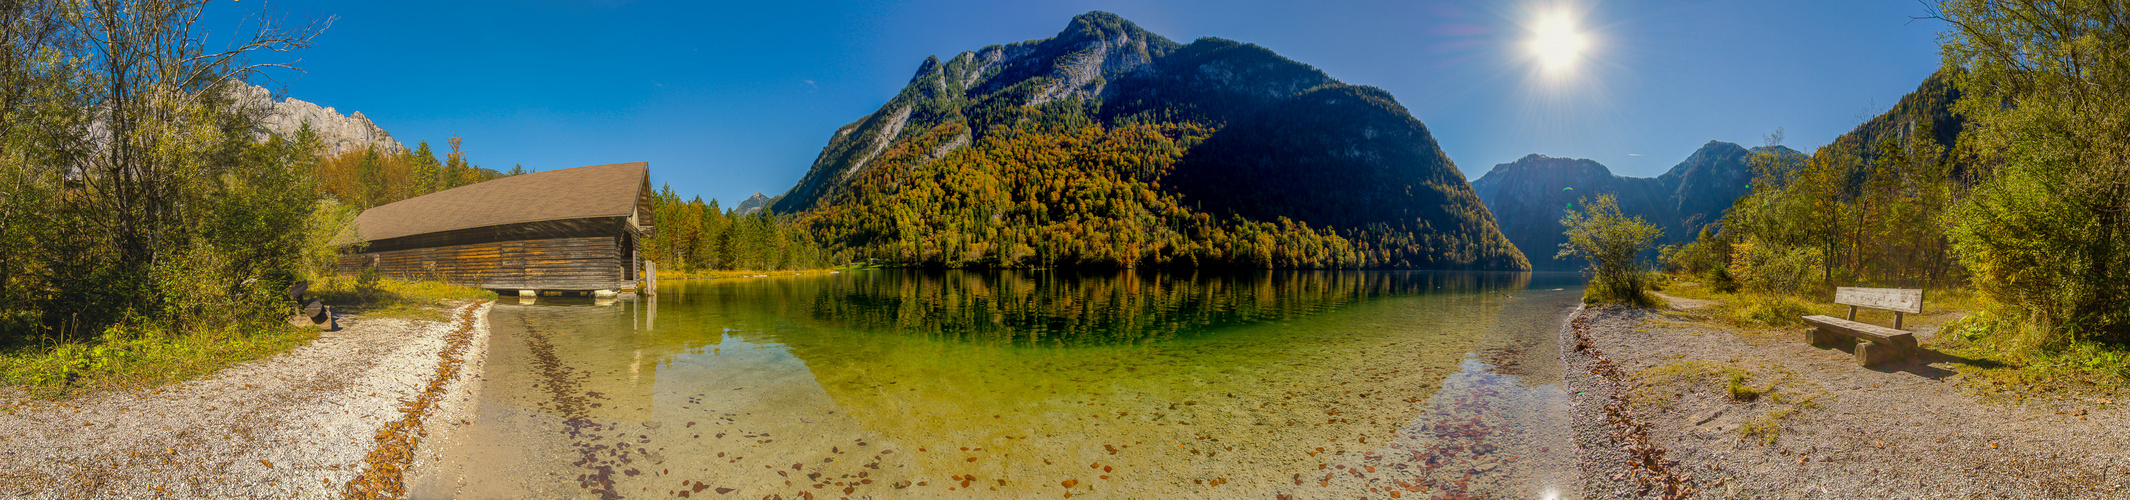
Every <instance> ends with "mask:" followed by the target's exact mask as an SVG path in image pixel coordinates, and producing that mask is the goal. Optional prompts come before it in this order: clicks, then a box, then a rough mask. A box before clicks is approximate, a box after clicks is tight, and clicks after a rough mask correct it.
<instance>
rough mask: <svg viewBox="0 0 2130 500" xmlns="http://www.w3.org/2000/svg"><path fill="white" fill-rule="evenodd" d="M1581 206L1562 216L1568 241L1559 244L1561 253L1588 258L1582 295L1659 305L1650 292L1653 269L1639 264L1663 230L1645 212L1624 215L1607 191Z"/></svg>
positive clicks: (1589, 299) (1598, 299) (1588, 298)
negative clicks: (1587, 280)
mask: <svg viewBox="0 0 2130 500" xmlns="http://www.w3.org/2000/svg"><path fill="white" fill-rule="evenodd" d="M1578 205H1581V206H1582V207H1583V209H1582V210H1574V209H1571V210H1569V211H1568V216H1567V217H1564V218H1562V219H1561V225H1563V226H1567V228H1568V242H1567V243H1562V244H1561V252H1560V255H1559V257H1562V258H1566V257H1571V256H1576V257H1582V258H1583V259H1584V260H1585V261H1587V262H1588V263H1589V265H1588V266H1587V267H1585V268H1584V274H1586V275H1588V276H1589V277H1590V287H1589V288H1588V289H1586V290H1584V292H1583V300H1584V301H1585V302H1594V303H1595V302H1610V303H1617V304H1625V305H1630V306H1635V307H1649V306H1652V305H1655V304H1656V299H1655V298H1654V297H1651V296H1650V295H1649V293H1648V290H1649V288H1650V286H1651V285H1652V284H1651V283H1650V276H1651V275H1652V274H1653V273H1650V272H1648V271H1647V270H1646V269H1644V268H1643V267H1642V266H1641V265H1639V264H1640V263H1639V262H1637V256H1639V255H1641V254H1642V252H1643V251H1645V250H1648V249H1649V248H1650V246H1651V245H1652V244H1654V243H1655V242H1656V240H1657V238H1658V237H1661V236H1663V235H1664V231H1663V230H1662V229H1658V228H1657V226H1655V225H1652V224H1650V223H1648V222H1646V221H1643V220H1642V218H1641V217H1627V216H1626V215H1623V214H1621V213H1620V204H1619V202H1618V200H1615V199H1614V198H1613V197H1612V195H1609V194H1608V195H1600V196H1598V198H1597V200H1596V201H1591V200H1590V199H1589V198H1584V199H1582V200H1581V201H1580V202H1579V203H1578Z"/></svg>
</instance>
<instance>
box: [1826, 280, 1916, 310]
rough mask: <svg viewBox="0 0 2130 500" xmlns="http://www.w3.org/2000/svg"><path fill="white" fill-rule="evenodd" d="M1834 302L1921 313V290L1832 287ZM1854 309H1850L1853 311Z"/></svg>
mask: <svg viewBox="0 0 2130 500" xmlns="http://www.w3.org/2000/svg"><path fill="white" fill-rule="evenodd" d="M1834 303H1836V304H1841V305H1845V306H1862V307H1869V308H1872V309H1885V310H1888V311H1898V312H1905V313H1909V314H1922V313H1923V291H1922V290H1909V289H1903V288H1851V287H1846V286H1845V287H1840V288H1836V289H1834ZM1854 310H1855V309H1851V311H1854Z"/></svg>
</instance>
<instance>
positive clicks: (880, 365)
mask: <svg viewBox="0 0 2130 500" xmlns="http://www.w3.org/2000/svg"><path fill="white" fill-rule="evenodd" d="M1540 281H1543V282H1544V283H1543V285H1544V286H1545V287H1547V288H1553V287H1557V286H1559V285H1560V284H1561V283H1560V282H1561V281H1562V280H1561V279H1559V278H1554V279H1541V280H1540ZM1570 284H1572V283H1570ZM1532 288H1537V286H1536V284H1534V283H1532V279H1531V278H1530V277H1529V275H1527V274H1482V273H1421V272H1347V273H1331V272H1310V273H1302V272H1287V273H1262V274H1244V275H1210V276H1188V275H1186V276H1176V275H1162V274H1122V275H1105V276H1095V277H1087V276H1070V275H1054V274H1048V273H907V272H887V271H875V272H862V273H847V274H841V275H832V276H816V277H794V278H775V279H748V280H713V281H691V282H681V283H673V284H669V285H668V286H667V287H665V288H664V289H663V290H662V293H661V294H659V295H658V296H655V297H646V298H642V299H639V300H635V301H620V302H617V303H613V304H609V305H605V306H599V305H595V304H594V303H593V302H591V301H589V300H580V301H568V300H555V299H553V298H543V299H541V300H540V302H539V303H538V304H534V305H529V306H526V305H511V304H507V301H506V304H504V305H498V306H497V307H496V308H495V310H494V312H493V313H492V315H491V317H490V321H491V324H492V326H493V329H494V334H493V338H492V339H491V341H490V343H491V353H490V358H489V361H488V363H489V364H488V367H487V372H488V381H487V382H486V386H485V387H484V389H483V391H484V394H483V396H482V400H481V402H480V409H479V411H478V413H479V415H478V416H479V417H480V422H478V423H472V424H471V425H469V426H468V428H467V429H466V430H465V431H463V434H462V435H463V436H464V437H465V438H464V439H461V440H458V442H460V443H463V444H461V445H457V446H448V447H447V449H445V450H443V451H442V452H441V453H442V455H443V457H444V461H445V462H450V463H456V464H458V465H456V467H459V468H460V470H458V472H457V473H458V474H462V475H465V476H468V477H469V478H468V479H460V480H459V482H461V483H464V484H466V485H468V486H466V487H465V489H463V490H460V491H457V492H456V493H458V494H459V495H461V496H493V495H506V496H511V495H534V496H545V495H589V496H608V497H615V496H632V497H643V496H659V497H671V496H681V494H682V493H687V494H688V495H689V496H695V495H706V494H713V493H726V494H733V495H738V496H735V497H734V498H741V497H744V498H762V497H764V496H771V495H780V496H782V497H783V498H805V497H808V496H812V497H816V498H837V497H846V496H848V497H854V498H855V497H903V496H938V495H950V496H951V495H965V494H968V495H974V496H983V497H1000V498H1006V497H1025V496H1029V495H1038V494H1040V495H1057V496H1059V497H1063V496H1064V495H1065V494H1066V493H1071V494H1073V495H1075V496H1084V495H1095V496H1100V497H1113V498H1152V497H1208V498H1211V497H1226V496H1263V497H1271V496H1274V495H1276V494H1292V495H1298V497H1301V498H1318V497H1330V496H1342V495H1343V496H1346V497H1351V496H1353V495H1357V494H1358V495H1375V496H1383V497H1389V496H1392V495H1391V492H1392V491H1397V492H1399V493H1400V494H1415V495H1422V496H1432V495H1434V494H1437V493H1441V492H1444V491H1460V492H1493V493H1497V494H1510V495H1511V496H1521V497H1535V496H1538V495H1539V494H1540V490H1541V489H1543V488H1545V487H1547V486H1549V485H1556V484H1561V483H1562V482H1564V481H1572V480H1573V479H1574V478H1573V475H1572V474H1573V473H1572V470H1573V456H1572V451H1571V450H1570V448H1571V447H1572V445H1567V444H1566V443H1568V441H1567V440H1566V437H1565V435H1564V434H1563V433H1560V432H1555V431H1556V430H1558V429H1564V428H1565V427H1566V425H1565V420H1564V415H1562V412H1561V411H1560V409H1559V408H1555V406H1556V405H1558V404H1560V402H1562V401H1565V395H1564V394H1562V393H1561V391H1560V389H1559V387H1558V386H1557V385H1554V384H1556V383H1557V378H1558V369H1557V367H1556V368H1552V369H1551V371H1546V370H1545V369H1543V368H1538V367H1535V366H1516V367H1514V369H1507V368H1498V367H1496V366H1494V365H1493V364H1490V363H1503V362H1504V361H1501V360H1499V359H1493V360H1482V359H1481V358H1484V357H1487V356H1489V354H1487V353H1493V354H1492V356H1494V357H1496V358H1502V359H1510V360H1512V361H1509V362H1510V363H1526V364H1529V363H1538V364H1543V362H1544V361H1545V360H1546V359H1547V357H1548V356H1552V357H1553V361H1552V362H1553V363H1555V364H1557V363H1558V360H1557V352H1553V353H1550V354H1545V353H1540V352H1538V351H1536V350H1533V349H1530V348H1529V346H1530V345H1539V344H1543V346H1544V347H1545V348H1547V349H1551V348H1552V347H1551V344H1550V342H1551V340H1550V339H1551V335H1552V331H1551V330H1550V328H1552V327H1557V326H1558V322H1557V320H1558V318H1559V317H1560V316H1559V314H1561V313H1563V312H1565V311H1566V310H1567V309H1568V308H1572V307H1573V301H1574V299H1575V296H1576V292H1563V291H1548V290H1545V289H1543V288H1539V289H1535V290H1534V289H1532ZM1532 318H1536V319H1535V320H1534V319H1532ZM1533 325H1536V326H1533ZM1534 328H1536V329H1541V330H1544V331H1542V332H1536V333H1535V334H1534V333H1532V332H1526V331H1525V330H1532V329H1534ZM1519 332H1521V333H1519ZM1518 335H1522V336H1525V337H1532V338H1540V337H1542V338H1543V339H1544V340H1545V342H1543V343H1534V341H1530V340H1529V339H1521V338H1511V337H1518ZM1519 341H1521V343H1519ZM1526 351H1530V352H1526ZM1527 360H1536V361H1527ZM1534 370H1535V371H1536V372H1537V373H1546V374H1550V376H1551V377H1552V379H1554V380H1535V381H1534V380H1524V379H1525V378H1545V377H1543V376H1539V377H1533V376H1531V375H1530V374H1531V373H1533V372H1534ZM1518 374H1521V375H1518ZM1534 382H1536V383H1534ZM1555 420H1558V422H1555ZM1547 427H1552V428H1553V429H1552V430H1548V429H1546V428H1547ZM474 464H480V465H474ZM1563 464H1565V465H1563ZM1564 471H1565V472H1564ZM1562 474H1567V475H1565V476H1563V475H1562ZM438 475H441V474H431V475H430V476H438ZM484 477H486V478H487V479H495V480H500V479H502V478H510V479H511V481H483V480H482V479H483V478H484ZM429 481H432V482H429V483H423V482H422V481H417V484H418V486H422V487H426V488H429V490H428V491H431V492H433V493H438V494H441V495H450V494H452V493H453V492H452V491H450V490H449V488H454V487H455V486H451V485H449V484H446V482H443V480H437V479H433V478H432V479H430V480H429ZM496 482H503V483H506V484H516V486H512V487H509V488H519V489H496V488H501V487H498V486H494V485H493V484H491V483H496ZM424 485H425V486H424ZM439 488H442V489H439ZM418 491H419V490H418Z"/></svg>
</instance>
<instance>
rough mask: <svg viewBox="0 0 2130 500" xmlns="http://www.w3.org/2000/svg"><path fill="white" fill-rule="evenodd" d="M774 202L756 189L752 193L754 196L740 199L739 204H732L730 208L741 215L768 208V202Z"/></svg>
mask: <svg viewBox="0 0 2130 500" xmlns="http://www.w3.org/2000/svg"><path fill="white" fill-rule="evenodd" d="M775 202H776V200H775V199H772V198H770V197H767V196H762V193H761V192H759V191H757V192H755V193H754V196H749V197H747V199H745V200H740V204H739V205H734V206H733V207H732V209H733V210H738V211H739V212H740V214H741V215H747V214H752V213H755V212H760V211H762V209H764V208H769V204H771V203H775Z"/></svg>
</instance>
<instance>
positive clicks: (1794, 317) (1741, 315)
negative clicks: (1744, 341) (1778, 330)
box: [1731, 293, 1812, 326]
mask: <svg viewBox="0 0 2130 500" xmlns="http://www.w3.org/2000/svg"><path fill="white" fill-rule="evenodd" d="M1811 313H1812V305H1811V304H1807V303H1805V302H1804V301H1801V300H1797V299H1795V298H1791V297H1789V296H1787V295H1766V294H1757V293H1747V294H1740V295H1739V296H1738V300H1736V301H1735V302H1733V303H1732V305H1731V319H1732V320H1734V321H1737V322H1740V323H1746V324H1754V325H1767V326H1785V325H1797V324H1801V323H1802V319H1801V318H1803V317H1804V316H1805V315H1807V314H1811Z"/></svg>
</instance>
